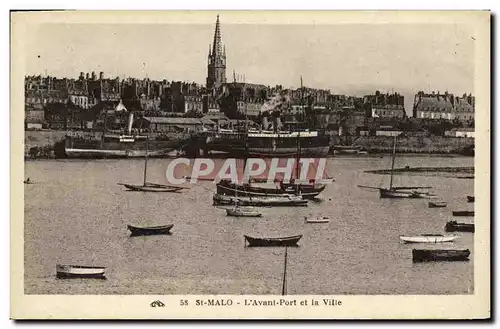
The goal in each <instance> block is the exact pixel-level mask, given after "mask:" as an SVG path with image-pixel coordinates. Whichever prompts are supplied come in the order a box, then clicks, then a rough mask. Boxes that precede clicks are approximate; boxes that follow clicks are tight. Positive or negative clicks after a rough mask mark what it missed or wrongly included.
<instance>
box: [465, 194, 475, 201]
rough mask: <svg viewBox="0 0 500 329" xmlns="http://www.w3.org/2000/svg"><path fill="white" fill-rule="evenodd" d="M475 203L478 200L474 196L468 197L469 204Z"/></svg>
mask: <svg viewBox="0 0 500 329" xmlns="http://www.w3.org/2000/svg"><path fill="white" fill-rule="evenodd" d="M474 201H476V198H475V197H474V196H470V195H468V196H467V202H474Z"/></svg>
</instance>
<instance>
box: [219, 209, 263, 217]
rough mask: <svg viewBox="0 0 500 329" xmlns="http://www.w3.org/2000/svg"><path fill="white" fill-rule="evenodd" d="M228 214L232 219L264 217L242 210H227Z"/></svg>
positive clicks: (254, 212)
mask: <svg viewBox="0 0 500 329" xmlns="http://www.w3.org/2000/svg"><path fill="white" fill-rule="evenodd" d="M226 214H227V215H228V216H232V217H262V214H261V213H259V212H257V211H248V210H247V211H245V210H241V209H226Z"/></svg>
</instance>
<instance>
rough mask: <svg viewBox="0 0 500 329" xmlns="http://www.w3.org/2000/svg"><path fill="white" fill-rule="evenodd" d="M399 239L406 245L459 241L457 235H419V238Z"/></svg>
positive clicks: (405, 237)
mask: <svg viewBox="0 0 500 329" xmlns="http://www.w3.org/2000/svg"><path fill="white" fill-rule="evenodd" d="M399 239H400V240H401V241H403V242H404V243H444V242H452V241H454V240H456V239H458V236H456V235H449V236H446V235H435V236H433V235H428V236H425V235H419V236H400V237H399Z"/></svg>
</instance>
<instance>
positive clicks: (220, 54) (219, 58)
mask: <svg viewBox="0 0 500 329" xmlns="http://www.w3.org/2000/svg"><path fill="white" fill-rule="evenodd" d="M224 83H226V47H225V46H224V45H223V44H222V37H221V29H220V20H219V15H217V20H216V22H215V32H214V39H213V44H212V45H210V46H209V50H208V75H207V88H209V89H210V88H212V87H219V86H221V85H222V84H224Z"/></svg>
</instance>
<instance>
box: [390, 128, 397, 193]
mask: <svg viewBox="0 0 500 329" xmlns="http://www.w3.org/2000/svg"><path fill="white" fill-rule="evenodd" d="M396 138H397V136H394V145H393V147H392V163H391V181H390V183H389V189H390V190H392V177H393V174H394V160H395V158H396Z"/></svg>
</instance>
